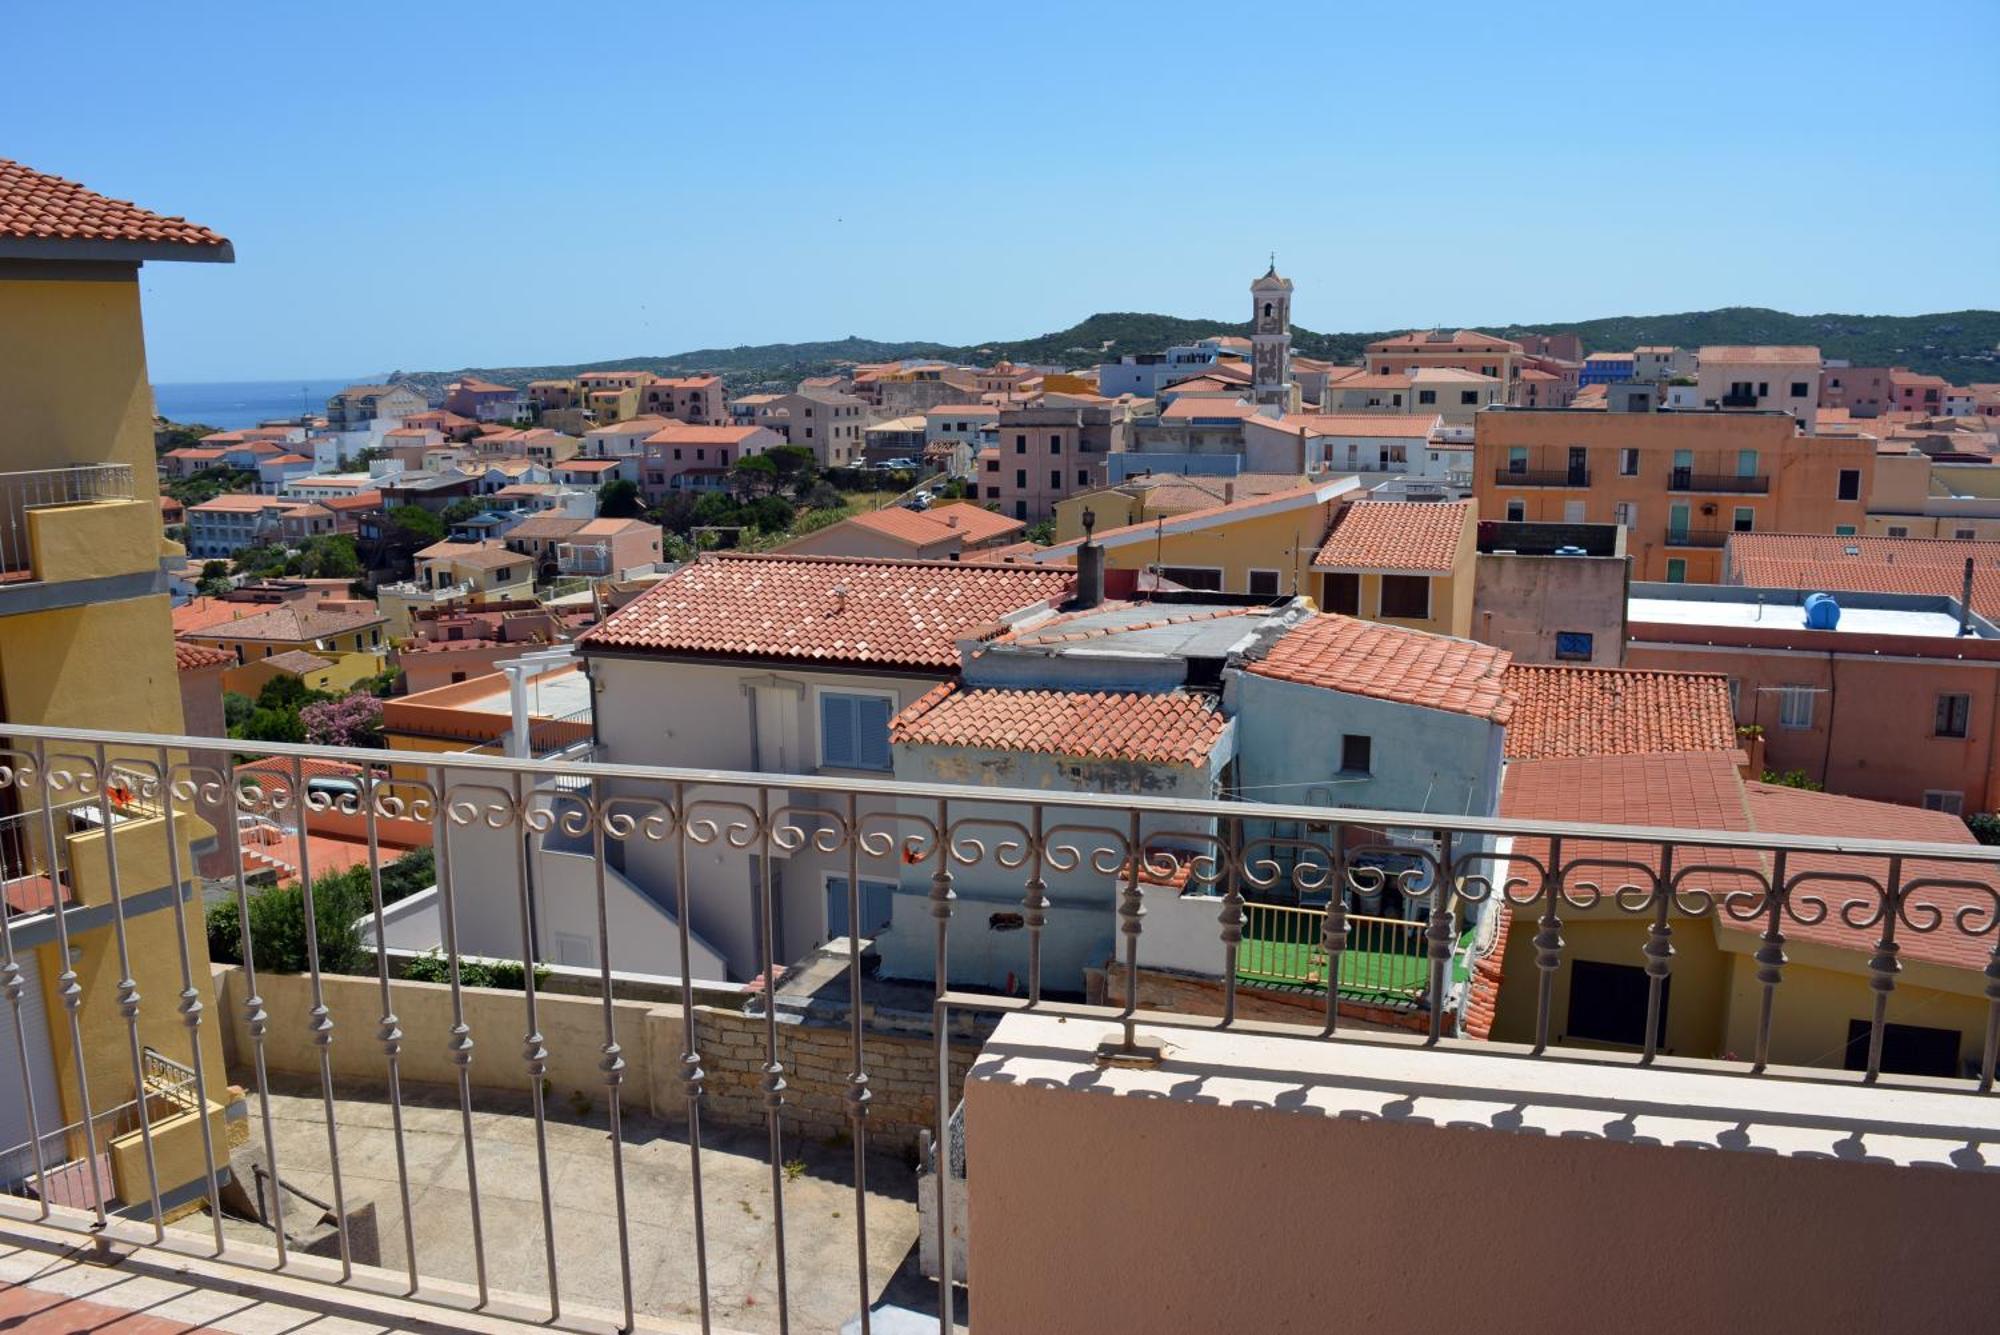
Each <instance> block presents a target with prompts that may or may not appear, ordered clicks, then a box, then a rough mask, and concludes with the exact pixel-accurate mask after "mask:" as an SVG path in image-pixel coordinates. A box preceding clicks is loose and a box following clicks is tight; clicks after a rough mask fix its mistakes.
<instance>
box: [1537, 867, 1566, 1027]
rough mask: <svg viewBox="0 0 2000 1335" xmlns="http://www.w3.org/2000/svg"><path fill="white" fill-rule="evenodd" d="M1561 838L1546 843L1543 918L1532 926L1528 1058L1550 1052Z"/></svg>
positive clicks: (1559, 942)
mask: <svg viewBox="0 0 2000 1335" xmlns="http://www.w3.org/2000/svg"><path fill="white" fill-rule="evenodd" d="M1562 842H1563V841H1562V836H1561V835H1554V836H1551V838H1550V839H1549V865H1548V868H1547V870H1546V871H1544V872H1543V873H1542V916H1541V918H1540V919H1539V920H1538V921H1537V922H1536V924H1535V942H1534V944H1535V1046H1534V1047H1533V1048H1531V1049H1529V1055H1530V1056H1534V1057H1539V1056H1541V1055H1542V1054H1543V1053H1544V1052H1547V1051H1548V1050H1549V1020H1550V1012H1551V1011H1553V1010H1554V1008H1555V995H1556V971H1557V970H1559V969H1561V968H1562V961H1563V936H1562V931H1563V920H1562V885H1563V862H1562Z"/></svg>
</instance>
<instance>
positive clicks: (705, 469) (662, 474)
mask: <svg viewBox="0 0 2000 1335" xmlns="http://www.w3.org/2000/svg"><path fill="white" fill-rule="evenodd" d="M784 443H785V441H784V437H782V436H780V435H779V434H778V433H777V432H775V431H773V430H771V429H770V428H769V427H765V426H731V425H727V424H725V425H721V426H691V425H688V424H686V423H683V422H667V423H665V424H663V425H662V426H661V427H660V428H659V429H658V430H656V431H654V432H653V433H652V434H650V435H648V436H647V437H646V439H645V442H644V454H643V455H642V457H641V460H640V476H639V489H640V490H641V491H643V492H644V493H645V494H646V499H647V500H648V501H658V500H659V498H660V497H661V496H664V495H666V494H667V493H668V492H672V491H719V490H721V489H723V488H725V487H727V486H728V485H729V470H730V469H731V468H734V467H735V466H736V465H737V464H738V463H740V462H742V461H743V460H745V459H748V458H751V457H753V456H755V455H759V454H762V453H764V452H765V451H766V450H769V449H773V448H775V447H776V446H779V445H782V444H784Z"/></svg>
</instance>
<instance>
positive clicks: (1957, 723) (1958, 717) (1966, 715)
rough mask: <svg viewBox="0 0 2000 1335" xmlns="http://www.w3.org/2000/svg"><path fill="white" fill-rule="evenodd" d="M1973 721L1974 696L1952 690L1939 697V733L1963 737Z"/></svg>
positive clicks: (1942, 735) (1945, 735) (1943, 735)
mask: <svg viewBox="0 0 2000 1335" xmlns="http://www.w3.org/2000/svg"><path fill="white" fill-rule="evenodd" d="M1971 722H1972V697H1971V696H1969V695H1961V694H1958V693H1956V692H1950V693H1947V694H1944V695H1940V696H1939V697H1938V698H1937V735H1938V736H1940V737H1963V736H1965V735H1966V733H1967V731H1968V728H1969V726H1970V724H1971Z"/></svg>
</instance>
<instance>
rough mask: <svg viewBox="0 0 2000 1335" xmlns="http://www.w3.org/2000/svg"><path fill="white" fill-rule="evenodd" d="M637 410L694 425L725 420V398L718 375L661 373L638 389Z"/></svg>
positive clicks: (714, 424)
mask: <svg viewBox="0 0 2000 1335" xmlns="http://www.w3.org/2000/svg"><path fill="white" fill-rule="evenodd" d="M639 410H640V411H641V412H643V413H647V414H649V415H652V416H656V417H671V418H673V419H674V420H675V421H677V422H688V423H691V424H693V425H695V426H721V425H723V424H724V423H726V422H728V421H729V400H728V399H727V397H726V396H725V395H724V394H723V391H722V377H721V376H719V375H689V376H662V377H660V378H659V379H656V380H654V381H653V382H652V383H651V384H649V385H647V386H645V388H644V389H643V390H642V391H641V393H640V396H639Z"/></svg>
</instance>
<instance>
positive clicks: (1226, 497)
mask: <svg viewBox="0 0 2000 1335" xmlns="http://www.w3.org/2000/svg"><path fill="white" fill-rule="evenodd" d="M1235 500H1236V484H1235V483H1234V482H1225V483H1223V484H1222V503H1223V504H1224V505H1230V504H1233V503H1234V502H1235Z"/></svg>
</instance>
